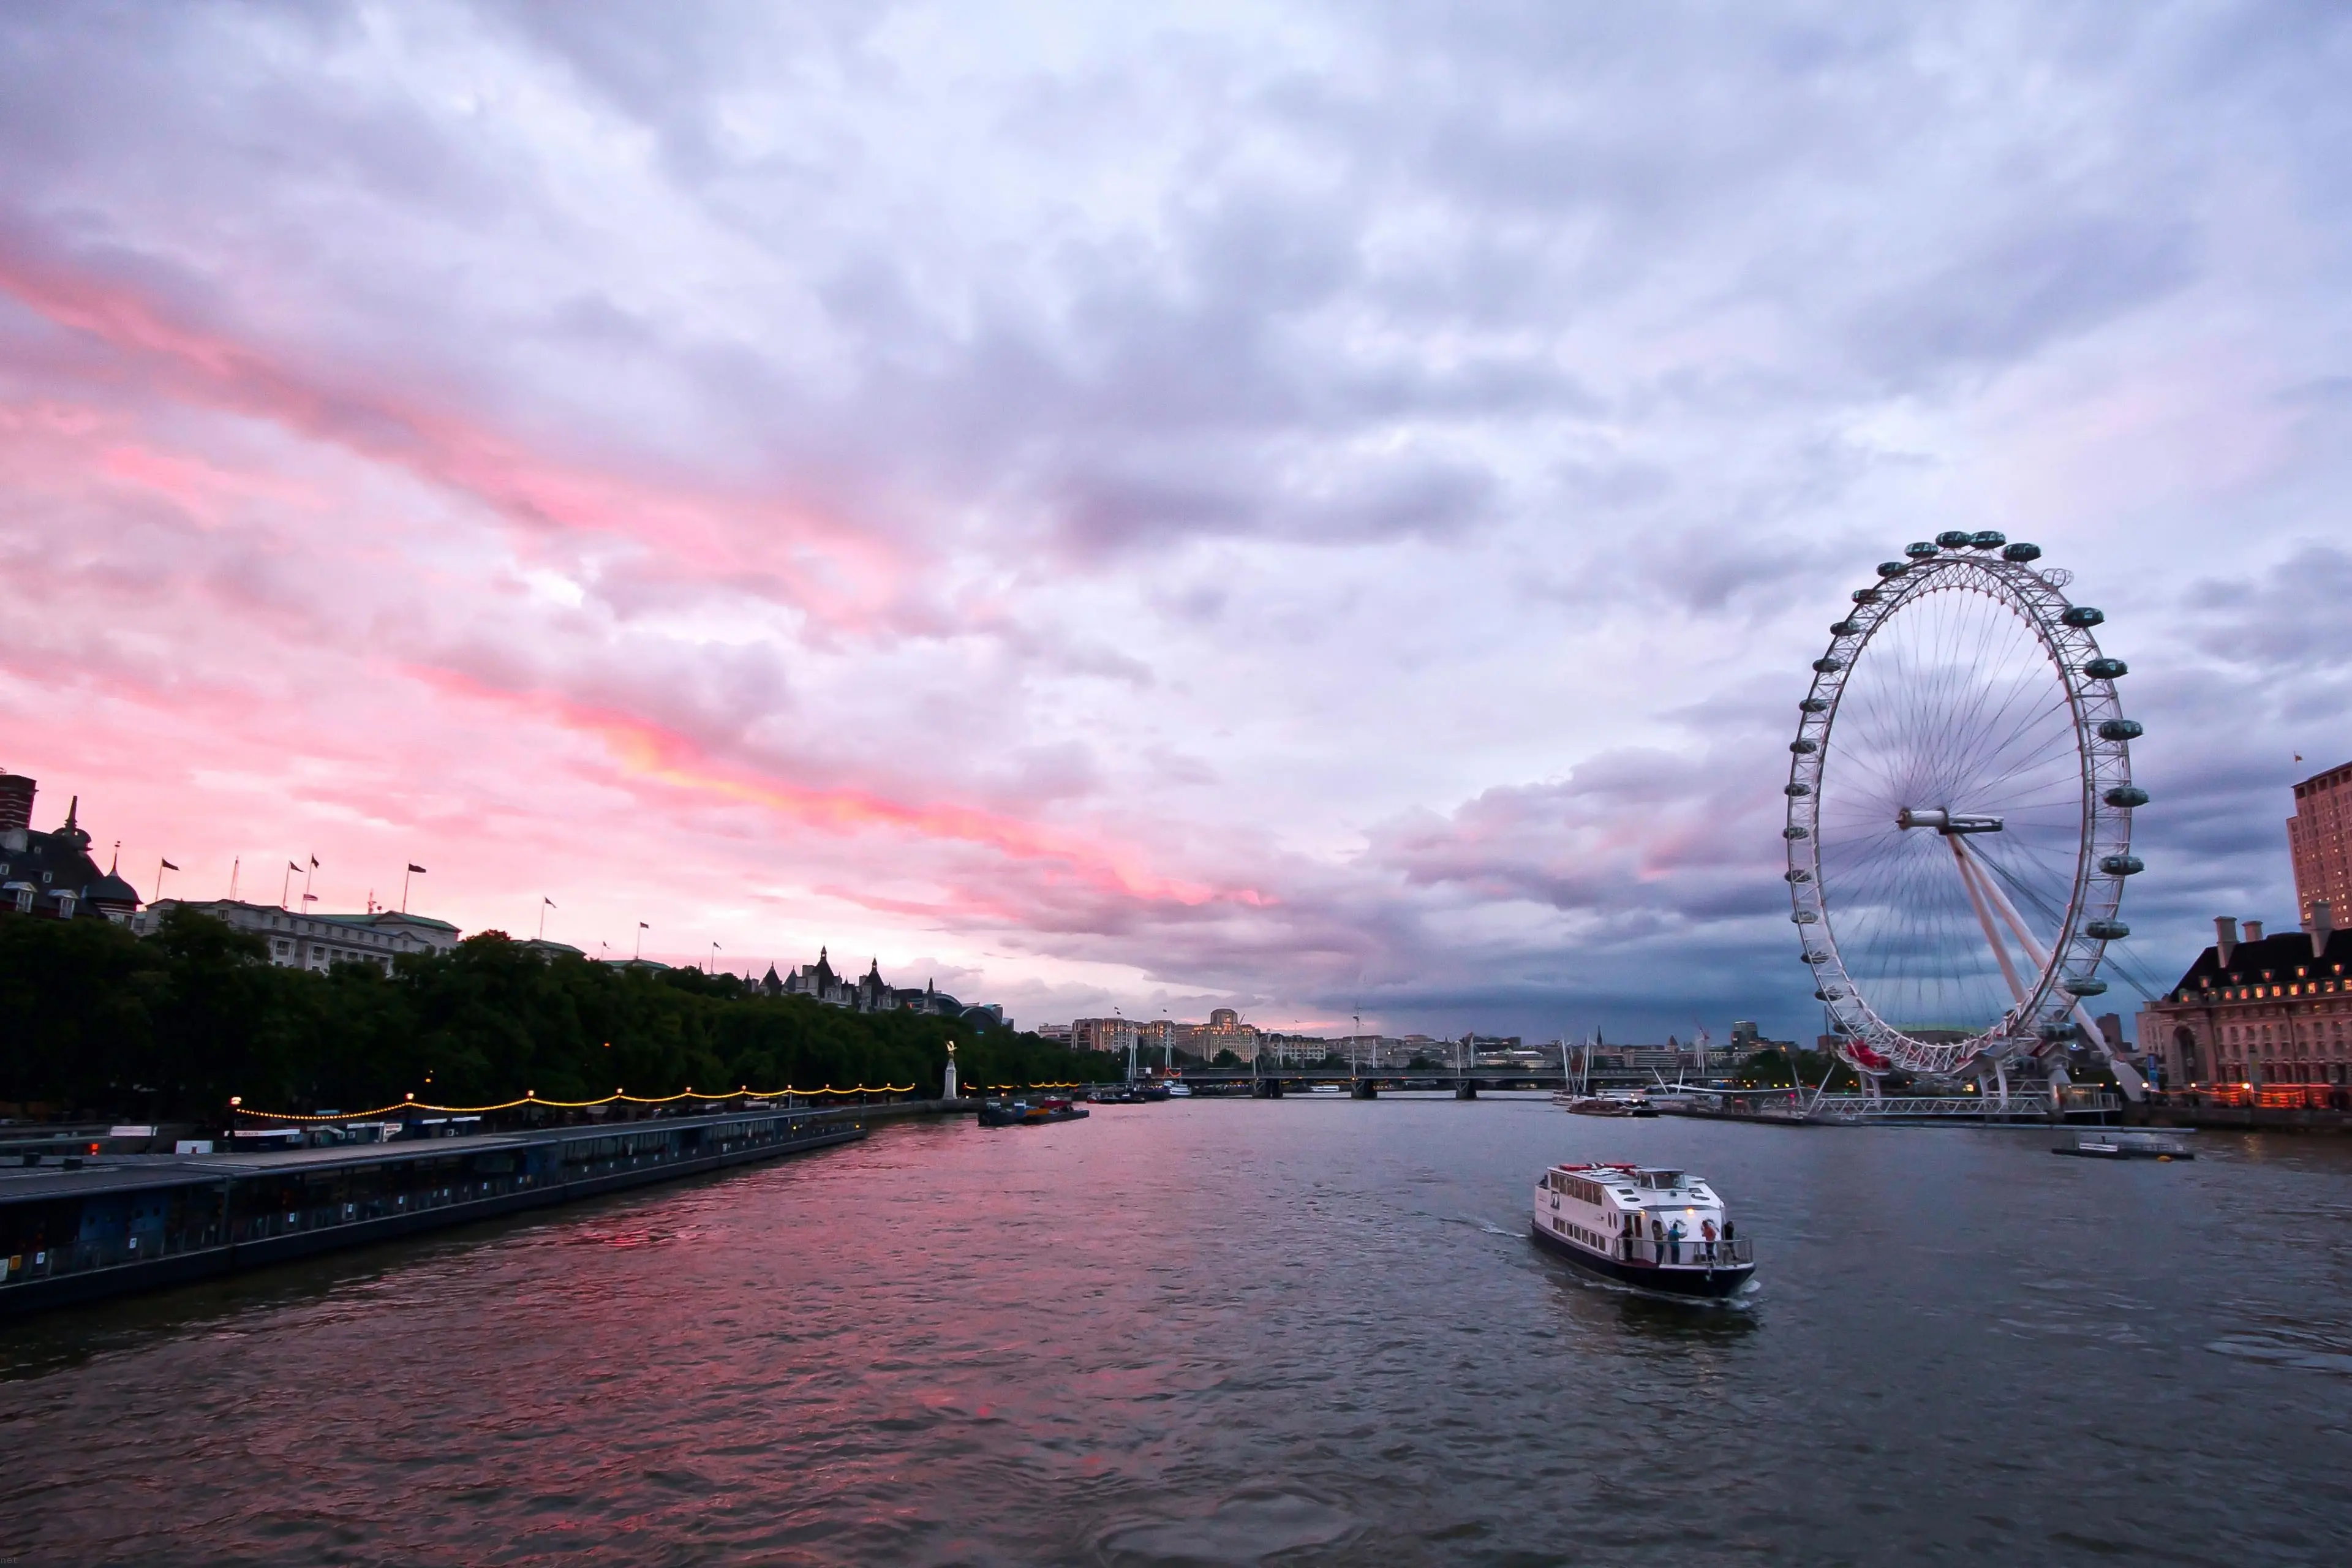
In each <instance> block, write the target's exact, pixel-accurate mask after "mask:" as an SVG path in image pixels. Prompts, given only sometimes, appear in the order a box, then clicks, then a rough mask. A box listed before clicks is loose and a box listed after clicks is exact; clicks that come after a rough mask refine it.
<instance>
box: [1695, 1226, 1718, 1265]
mask: <svg viewBox="0 0 2352 1568" xmlns="http://www.w3.org/2000/svg"><path fill="white" fill-rule="evenodd" d="M1698 1236H1699V1247H1700V1250H1701V1253H1702V1255H1703V1256H1704V1257H1705V1258H1706V1261H1707V1262H1709V1263H1712V1262H1714V1261H1715V1221H1713V1220H1711V1219H1703V1220H1701V1221H1699V1222H1698Z"/></svg>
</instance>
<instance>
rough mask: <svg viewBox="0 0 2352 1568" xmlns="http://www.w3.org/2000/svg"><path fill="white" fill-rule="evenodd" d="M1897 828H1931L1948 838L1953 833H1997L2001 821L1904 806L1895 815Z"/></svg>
mask: <svg viewBox="0 0 2352 1568" xmlns="http://www.w3.org/2000/svg"><path fill="white" fill-rule="evenodd" d="M1895 826H1897V827H1932V828H1934V829H1935V830H1936V831H1937V832H1938V833H1941V834H1944V835H1945V836H1947V837H1949V836H1950V835H1952V834H1955V833H1999V832H2000V830H2001V819H2000V817H1998V816H1970V815H1969V814H1968V813H1966V812H1958V811H1945V810H1942V809H1941V808H1939V807H1934V806H1923V805H1906V806H1905V807H1904V808H1903V809H1902V810H1900V811H1898V812H1896V813H1895Z"/></svg>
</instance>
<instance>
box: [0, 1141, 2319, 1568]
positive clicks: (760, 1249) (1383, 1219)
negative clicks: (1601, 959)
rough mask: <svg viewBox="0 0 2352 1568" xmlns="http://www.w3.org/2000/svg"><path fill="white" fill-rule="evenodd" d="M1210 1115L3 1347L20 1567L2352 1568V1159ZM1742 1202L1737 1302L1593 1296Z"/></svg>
mask: <svg viewBox="0 0 2352 1568" xmlns="http://www.w3.org/2000/svg"><path fill="white" fill-rule="evenodd" d="M2054 1141H2055V1135H2054V1134H2053V1132H2052V1131H2049V1130H2038V1131H2007V1130H1955V1129H1934V1130H1904V1129H1872V1130H1852V1129H1833V1128H1818V1129H1791V1128H1780V1127H1754V1126H1738V1125H1722V1124H1716V1123H1704V1122H1688V1121H1675V1120H1672V1119H1668V1120H1662V1121H1591V1120H1587V1119H1584V1118H1571V1117H1568V1116H1564V1115H1562V1114H1560V1113H1559V1111H1557V1110H1553V1109H1552V1108H1551V1107H1550V1106H1549V1105H1548V1104H1545V1103H1543V1102H1541V1101H1539V1100H1503V1099H1496V1098H1490V1099H1488V1100H1483V1101H1480V1102H1476V1103H1469V1104H1464V1103H1456V1102H1454V1101H1453V1100H1403V1099H1394V1098H1392V1099H1389V1100H1381V1101H1379V1102H1376V1103H1370V1104H1365V1103H1360V1102H1355V1101H1350V1100H1334V1099H1325V1098H1305V1099H1296V1100H1286V1101H1272V1102H1268V1101H1251V1100H1194V1101H1192V1102H1189V1103H1187V1102H1182V1101H1179V1102H1174V1103H1171V1104H1165V1105H1153V1106H1137V1107H1103V1108H1098V1109H1097V1110H1096V1112H1095V1115H1094V1116H1093V1118H1092V1119H1091V1120H1090V1121H1083V1122H1076V1123H1070V1124H1065V1125H1061V1126H1055V1127H1047V1128H1039V1129H1015V1130H1007V1131H983V1130H981V1129H979V1128H976V1127H974V1126H973V1125H972V1124H971V1121H969V1120H958V1121H934V1122H921V1123H898V1124H892V1125H887V1126H886V1127H884V1128H881V1129H879V1130H877V1132H876V1134H875V1135H874V1136H873V1137H872V1138H871V1139H870V1140H868V1141H867V1142H864V1143H862V1144H858V1145H856V1146H853V1147H849V1148H845V1149H841V1150H836V1151H833V1152H825V1153H820V1154H816V1155H813V1156H808V1157H803V1158H800V1159H795V1160H789V1161H785V1162H782V1163H776V1164H772V1165H765V1166H755V1167H751V1168H748V1169H744V1170H741V1171H738V1172H736V1173H729V1174H726V1175H723V1176H719V1177H714V1178H709V1179H704V1180H698V1181H693V1182H688V1183H683V1184H677V1185H674V1186H667V1187H655V1188H650V1189H646V1190H642V1191H639V1192H637V1193H634V1194H626V1195H624V1196H620V1197H615V1198H612V1199H607V1200H602V1201H599V1202H597V1203H595V1204H593V1205H582V1206H580V1207H577V1208H572V1209H568V1210H563V1211H559V1212H556V1213H552V1214H545V1215H532V1216H528V1217H524V1218H520V1219H514V1220H509V1221H504V1222H498V1223H493V1224H488V1225H484V1226H478V1227H474V1228H472V1229H468V1230H464V1231H458V1232H452V1233H449V1234H447V1235H445V1236H440V1237H429V1238H425V1239H421V1240H417V1241H414V1242H408V1243H403V1244H397V1245H393V1246H387V1247H379V1248H375V1249H373V1250H369V1251H363V1252H355V1253H350V1254H345V1255H341V1256H338V1257H334V1258H326V1259H321V1260H319V1261H316V1262H313V1263H310V1264H307V1265H301V1266H296V1267H291V1268H283V1269H278V1270H274V1271H269V1272H266V1273H262V1274H257V1275H255V1276H252V1277H249V1278H247V1279H241V1280H236V1281H231V1282H227V1283H224V1284H219V1285H214V1286H205V1287H199V1288H194V1289H186V1290H183V1291H179V1292H176V1293H173V1294H168V1295H163V1296H158V1297H152V1298H148V1299H144V1300H135V1301H126V1302H121V1303H116V1304H112V1305H110V1306H107V1307H104V1308H100V1309H97V1310H86V1311H82V1312H79V1313H74V1314H70V1315H68V1316H65V1317H52V1318H47V1319H40V1320H34V1321H27V1322H21V1323H17V1324H14V1325H10V1326H8V1327H6V1328H5V1329H0V1560H5V1561H20V1560H21V1561H32V1562H44V1563H47V1562H57V1563H96V1562H110V1561H121V1562H138V1563H302V1564H309V1563H389V1562H397V1563H465V1564H473V1563H542V1562H554V1561H564V1562H573V1561H584V1562H602V1563H656V1564H658V1563H1039V1562H1074V1563H1109V1564H1128V1563H1136V1564H1141V1563H1249V1562H1258V1561H1263V1560H1268V1559H1272V1560H1275V1561H1278V1562H1283V1563H1495V1564H1505V1563H1509V1564H1531V1563H1604V1564H1618V1563H1673V1564H1691V1563H1806V1564H1813V1563H1889V1562H1897V1561H1912V1562H1927V1563H1937V1562H1955V1563H1957V1562H1971V1563H1974V1562H1983V1563H2076V1562H2079V1563H2115V1562H2118V1561H2124V1562H2135V1561H2137V1562H2150V1563H2215V1564H2229V1565H2231V1568H2245V1565H2247V1564H2251V1563H2330V1564H2335V1563H2343V1562H2345V1561H2347V1560H2352V1148H2347V1146H2345V1145H2343V1144H2339V1143H2336V1142H2330V1141H2327V1140H2324V1139H2292V1138H2284V1137H2278V1136H2267V1137H2241V1136H2235V1135H2227V1134H2213V1133H2205V1134H2200V1135H2199V1136H2198V1138H2197V1140H2196V1142H2197V1143H2198V1145H2199V1147H2200V1159H2198V1160H2197V1161H2196V1162H2195V1163H2186V1164H2163V1165H2159V1164H2155V1163H2127V1164H2112V1163H2101V1162H2092V1161H2081V1160H2063V1159H2053V1157H2052V1156H2051V1154H2050V1152H2049V1151H2050V1148H2051V1145H2052V1144H2053V1142H2054ZM1569 1157H1579V1158H1630V1159H1638V1160H1641V1161H1643V1162H1645V1163H1669V1164H1675V1165H1680V1166H1684V1167H1685V1168H1688V1169H1691V1170H1694V1171H1696V1172H1697V1173H1701V1174H1703V1175H1705V1176H1706V1177H1708V1178H1709V1179H1710V1180H1711V1181H1712V1183H1713V1184H1715V1186H1716V1187H1717V1190H1718V1191H1719V1192H1721V1193H1723V1194H1725V1195H1726V1197H1727V1201H1728V1202H1729V1204H1730V1205H1731V1206H1732V1212H1733V1214H1734V1216H1735V1217H1736V1218H1737V1220H1738V1224H1739V1231H1740V1235H1741V1236H1743V1237H1752V1238H1753V1239H1754V1240H1755V1242H1756V1246H1757V1251H1758V1258H1759V1265H1760V1267H1759V1285H1758V1287H1757V1288H1756V1289H1754V1290H1753V1291H1752V1292H1751V1294H1750V1295H1749V1296H1748V1298H1747V1299H1746V1300H1745V1301H1744V1303H1743V1304H1742V1305H1740V1306H1738V1307H1737V1308H1729V1309H1726V1308H1713V1309H1708V1308H1698V1307H1689V1306H1683V1305H1678V1304H1673V1303H1666V1302H1659V1301H1653V1300H1644V1299H1641V1298H1638V1297H1633V1296H1629V1295H1627V1294H1624V1293H1622V1292H1620V1291H1617V1290H1613V1289H1608V1288H1604V1287H1601V1286H1598V1285H1592V1284H1587V1283H1584V1282H1582V1281H1581V1280H1580V1279H1578V1278H1575V1277H1571V1276H1570V1275H1569V1274H1567V1273H1566V1272H1564V1271H1563V1269H1562V1268H1560V1266H1559V1265H1558V1264H1556V1263H1553V1262H1551V1261H1549V1260H1548V1259H1546V1258H1543V1257H1541V1256H1539V1255H1538V1254H1537V1253H1536V1252H1535V1251H1534V1250H1533V1249H1532V1247H1530V1245H1529V1243H1528V1237H1527V1224H1528V1189H1529V1188H1530V1187H1531V1186H1532V1184H1533V1182H1534V1180H1535V1177H1536V1176H1537V1174H1538V1173H1539V1172H1540V1171H1541V1169H1542V1168H1543V1167H1544V1165H1546V1164H1547V1163H1549V1162H1551V1161H1553V1160H1557V1159H1562V1158H1569Z"/></svg>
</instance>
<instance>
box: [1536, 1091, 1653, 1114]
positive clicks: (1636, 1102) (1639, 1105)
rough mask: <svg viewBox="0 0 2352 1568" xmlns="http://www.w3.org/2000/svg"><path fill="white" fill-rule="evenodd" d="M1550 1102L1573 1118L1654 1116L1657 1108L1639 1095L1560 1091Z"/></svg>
mask: <svg viewBox="0 0 2352 1568" xmlns="http://www.w3.org/2000/svg"><path fill="white" fill-rule="evenodd" d="M1551 1102H1552V1103H1553V1104H1554V1105H1557V1106H1559V1107H1560V1108H1561V1109H1562V1110H1566V1111H1568V1112H1569V1113H1570V1114H1571V1115H1575V1116H1655V1115H1656V1114H1657V1113H1658V1111H1657V1108H1656V1107H1655V1106H1654V1105H1652V1104H1651V1103H1650V1101H1649V1100H1648V1098H1647V1097H1646V1096H1643V1095H1639V1094H1573V1093H1570V1091H1569V1090H1567V1089H1561V1090H1559V1092H1558V1093H1556V1094H1554V1095H1553V1096H1552V1097H1551Z"/></svg>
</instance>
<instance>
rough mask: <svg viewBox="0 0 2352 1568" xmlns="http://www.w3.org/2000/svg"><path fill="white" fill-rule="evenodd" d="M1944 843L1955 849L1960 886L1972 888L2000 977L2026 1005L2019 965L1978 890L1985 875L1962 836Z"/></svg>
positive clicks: (1973, 904) (2014, 997) (1979, 921)
mask: <svg viewBox="0 0 2352 1568" xmlns="http://www.w3.org/2000/svg"><path fill="white" fill-rule="evenodd" d="M1944 841H1945V842H1946V843H1948V844H1949V845H1950V846H1951V847H1952V863H1953V865H1955V866H1957V867H1958V868H1959V872H1960V886H1961V887H1963V888H1965V889H1968V894H1969V908H1971V909H1973V910H1976V912H1977V924H1979V926H1982V927H1983V928H1984V934H1985V941H1986V942H1989V943H1990V944H1991V947H1992V955H1993V957H1994V959H1996V960H1997V961H1998V962H1999V963H2000V977H2001V978H2002V979H2003V980H2006V981H2008V982H2009V994H2010V999H2011V1001H2013V1002H2015V1003H2017V1004H2018V1005H2020V1006H2023V1005H2025V984H2024V983H2023V982H2022V981H2021V980H2019V979H2018V977H2017V965H2015V964H2013V963H2011V962H2010V961H2009V948H2008V946H2007V944H2005V943H2004V942H2002V941H2001V940H2000V931H1997V930H1996V929H1994V926H1993V923H1992V911H1991V910H1989V909H1987V908H1986V907H1985V900H1984V894H1983V893H1982V892H1981V891H1979V889H1978V887H1977V879H1978V878H1979V877H1980V876H1982V875H1983V872H1982V871H1981V870H1980V869H1979V867H1978V866H1977V864H1976V863H1975V862H1974V861H1973V860H1971V859H1969V852H1968V850H1967V848H1966V847H1964V846H1963V844H1962V842H1961V839H1960V836H1959V835H1958V834H1957V833H1954V834H1950V835H1948V836H1947V837H1946V838H1945V840H1944Z"/></svg>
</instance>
